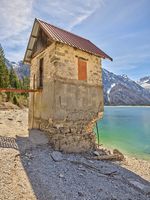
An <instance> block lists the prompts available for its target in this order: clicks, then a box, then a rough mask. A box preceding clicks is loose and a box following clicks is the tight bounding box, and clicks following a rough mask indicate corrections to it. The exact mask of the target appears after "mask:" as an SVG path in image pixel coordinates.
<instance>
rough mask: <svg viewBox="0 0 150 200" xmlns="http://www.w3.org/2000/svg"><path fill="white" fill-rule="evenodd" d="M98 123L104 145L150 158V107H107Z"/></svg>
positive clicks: (129, 153) (138, 156) (101, 141)
mask: <svg viewBox="0 0 150 200" xmlns="http://www.w3.org/2000/svg"><path fill="white" fill-rule="evenodd" d="M97 124H98V133H99V138H100V143H102V144H104V146H106V147H109V148H117V149H119V150H120V151H122V152H123V153H125V154H127V155H132V156H134V157H137V158H142V159H146V160H147V159H148V160H150V107H105V108H104V117H103V119H102V120H100V121H98V123H97ZM95 131H96V128H95Z"/></svg>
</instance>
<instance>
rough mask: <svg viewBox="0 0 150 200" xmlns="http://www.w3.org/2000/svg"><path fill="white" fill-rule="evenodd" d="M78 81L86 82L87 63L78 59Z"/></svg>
mask: <svg viewBox="0 0 150 200" xmlns="http://www.w3.org/2000/svg"><path fill="white" fill-rule="evenodd" d="M78 80H87V63H86V61H84V60H82V59H78Z"/></svg>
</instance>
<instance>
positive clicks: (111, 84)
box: [103, 69, 150, 105]
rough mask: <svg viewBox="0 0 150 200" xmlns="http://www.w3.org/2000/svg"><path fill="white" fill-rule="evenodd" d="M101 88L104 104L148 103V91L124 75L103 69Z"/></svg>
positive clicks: (149, 94)
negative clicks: (102, 89)
mask: <svg viewBox="0 0 150 200" xmlns="http://www.w3.org/2000/svg"><path fill="white" fill-rule="evenodd" d="M103 88H104V101H105V104H106V105H150V91H147V90H146V89H144V88H143V87H141V86H140V85H138V84H137V83H136V82H135V81H132V80H131V79H130V78H128V77H127V76H126V75H122V76H121V75H116V74H114V73H112V72H109V71H107V70H105V69H103Z"/></svg>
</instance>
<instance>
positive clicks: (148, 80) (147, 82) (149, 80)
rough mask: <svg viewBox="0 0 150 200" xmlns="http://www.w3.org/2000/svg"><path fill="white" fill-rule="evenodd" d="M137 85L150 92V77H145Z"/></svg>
mask: <svg viewBox="0 0 150 200" xmlns="http://www.w3.org/2000/svg"><path fill="white" fill-rule="evenodd" d="M137 83H138V84H139V85H140V86H142V87H143V88H145V89H149V90H150V76H145V77H143V78H140V80H139V81H137Z"/></svg>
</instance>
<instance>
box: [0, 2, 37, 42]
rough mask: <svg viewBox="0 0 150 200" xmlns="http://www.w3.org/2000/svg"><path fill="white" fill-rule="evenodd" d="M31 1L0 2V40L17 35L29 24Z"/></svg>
mask: <svg viewBox="0 0 150 200" xmlns="http://www.w3.org/2000/svg"><path fill="white" fill-rule="evenodd" d="M32 3H33V0H21V1H20V0H13V1H12V0H1V2H0V4H1V5H0V13H1V16H0V31H1V34H0V40H4V39H7V38H9V37H12V36H14V35H18V34H19V33H21V32H22V31H24V30H26V29H27V28H28V27H29V26H30V24H31V20H30V19H31V16H32Z"/></svg>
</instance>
